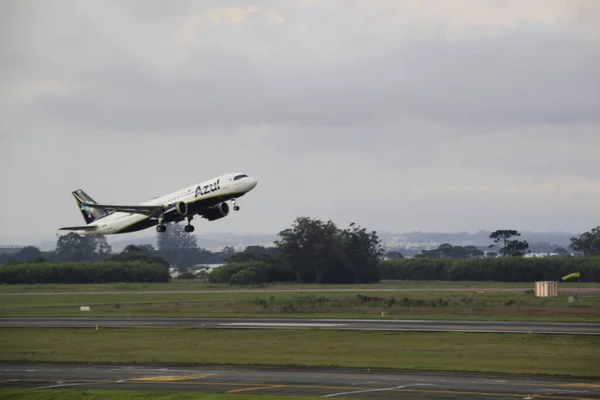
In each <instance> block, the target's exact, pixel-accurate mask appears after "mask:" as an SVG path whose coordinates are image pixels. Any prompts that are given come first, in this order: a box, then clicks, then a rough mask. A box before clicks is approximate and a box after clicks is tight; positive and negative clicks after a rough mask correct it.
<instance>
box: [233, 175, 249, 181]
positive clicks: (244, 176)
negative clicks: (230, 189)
mask: <svg viewBox="0 0 600 400" xmlns="http://www.w3.org/2000/svg"><path fill="white" fill-rule="evenodd" d="M247 177H248V175H236V176H235V177H234V178H233V180H234V181H237V180H238V179H242V178H247Z"/></svg>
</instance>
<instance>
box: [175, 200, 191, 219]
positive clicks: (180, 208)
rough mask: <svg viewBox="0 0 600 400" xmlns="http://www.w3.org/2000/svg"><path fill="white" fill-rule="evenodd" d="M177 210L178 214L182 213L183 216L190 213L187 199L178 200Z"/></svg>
mask: <svg viewBox="0 0 600 400" xmlns="http://www.w3.org/2000/svg"><path fill="white" fill-rule="evenodd" d="M175 211H177V214H179V215H182V216H184V217H185V216H186V215H187V213H188V205H187V203H186V202H185V201H178V202H177V203H176V204H175Z"/></svg>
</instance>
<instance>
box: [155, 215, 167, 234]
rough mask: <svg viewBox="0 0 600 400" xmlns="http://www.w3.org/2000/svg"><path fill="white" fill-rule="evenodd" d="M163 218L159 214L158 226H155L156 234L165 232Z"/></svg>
mask: <svg viewBox="0 0 600 400" xmlns="http://www.w3.org/2000/svg"><path fill="white" fill-rule="evenodd" d="M163 218H164V216H163V215H162V214H161V215H159V216H158V225H156V232H159V233H164V232H166V231H167V227H166V226H165V225H163Z"/></svg>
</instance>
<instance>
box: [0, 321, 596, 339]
mask: <svg viewBox="0 0 600 400" xmlns="http://www.w3.org/2000/svg"><path fill="white" fill-rule="evenodd" d="M96 325H98V326H101V327H103V328H167V327H170V328H182V327H183V328H198V329H334V330H354V331H403V332H409V331H413V332H476V333H486V332H487V333H536V334H564V335H600V323H583V322H577V323H576V322H544V321H462V320H393V319H385V318H382V319H303V318H178V317H177V318H176V317H173V318H164V317H152V318H147V317H17V318H10V317H9V318H0V328H93V327H95V326H96Z"/></svg>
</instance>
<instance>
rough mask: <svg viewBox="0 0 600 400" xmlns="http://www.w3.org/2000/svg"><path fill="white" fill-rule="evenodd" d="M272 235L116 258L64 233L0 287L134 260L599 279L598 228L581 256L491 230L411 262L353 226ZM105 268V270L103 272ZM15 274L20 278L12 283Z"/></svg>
mask: <svg viewBox="0 0 600 400" xmlns="http://www.w3.org/2000/svg"><path fill="white" fill-rule="evenodd" d="M278 236H279V240H277V241H276V242H275V246H273V247H267V248H265V247H261V246H248V247H246V248H245V249H244V251H242V252H235V251H234V250H233V248H224V249H223V251H221V252H216V253H213V252H210V251H208V250H205V249H202V248H199V247H198V245H197V242H196V237H195V236H194V235H193V234H191V233H187V232H185V231H183V229H182V227H181V226H179V225H176V224H175V225H172V226H171V228H170V229H168V230H167V232H166V233H163V234H161V235H158V239H157V245H158V249H155V248H154V247H153V246H151V245H142V246H128V247H127V248H126V249H125V250H124V251H123V252H122V253H120V254H114V253H112V249H111V248H110V246H109V245H108V243H107V242H106V239H105V238H104V237H103V236H79V235H77V234H75V233H69V234H67V235H64V236H61V237H60V238H59V239H58V241H57V247H56V250H55V251H53V252H41V251H40V250H39V249H37V248H35V247H31V246H30V247H26V248H24V249H22V250H21V251H20V252H18V253H16V254H13V255H11V256H9V257H8V259H7V258H5V259H4V261H8V262H7V263H8V264H10V265H8V266H4V267H2V268H0V271H4V270H5V268H8V267H9V266H10V269H6V274H9V275H4V276H7V277H8V276H10V277H11V278H2V279H5V280H3V281H2V280H0V282H6V283H8V282H9V281H10V282H12V283H16V281H21V283H26V282H24V281H23V280H26V281H27V282H30V281H36V282H37V283H41V281H40V279H41V280H42V281H44V282H45V281H47V280H48V279H50V280H52V281H56V280H58V281H60V280H66V281H68V282H74V280H77V281H80V280H81V279H82V278H81V277H80V275H78V274H83V275H85V274H88V276H89V278H85V279H91V280H98V281H99V282H100V281H101V282H105V281H106V279H108V278H106V277H105V275H103V274H104V272H93V273H90V272H85V273H84V272H80V271H84V270H85V268H83V267H82V266H83V265H87V266H90V267H89V268H91V270H94V271H96V270H98V271H100V270H102V271H104V270H108V269H110V268H112V269H111V271H113V272H111V276H113V277H112V278H110V279H113V280H112V281H111V282H116V281H118V280H114V279H131V278H130V277H129V276H130V275H119V274H118V273H117V270H118V268H117V269H115V267H114V266H115V265H122V266H124V265H125V264H127V265H133V264H135V263H137V264H135V265H136V268H138V267H140V265H147V266H148V268H150V269H151V268H154V266H159V268H161V269H160V271H161V272H160V273H158V272H157V274H159V275H160V276H164V274H165V271H166V274H167V275H168V268H169V267H170V266H171V267H172V266H178V267H182V268H185V267H186V266H191V265H195V264H206V263H219V264H220V263H224V264H225V265H224V266H222V267H219V268H217V269H215V270H214V271H213V272H212V273H211V274H210V280H211V281H212V282H217V283H219V282H222V283H225V282H228V283H231V284H256V283H263V282H285V281H289V282H299V283H370V282H379V281H380V280H381V279H426V280H427V279H434V280H443V279H460V280H499V281H506V280H516V281H529V280H532V279H546V278H548V279H550V278H549V277H550V276H552V277H553V278H552V279H558V278H560V277H555V275H557V274H558V275H560V274H562V273H563V271H565V272H566V273H570V272H573V268H575V267H576V268H579V269H582V279H592V280H598V279H599V278H600V277H598V272H597V271H598V266H597V265H598V261H597V260H598V256H600V227H597V228H594V229H592V230H591V231H589V232H586V233H584V234H582V235H580V236H579V237H574V238H572V239H571V242H572V243H571V246H570V247H571V248H572V249H573V250H575V251H577V252H579V253H582V254H583V256H581V257H579V256H578V257H560V258H554V257H550V258H543V259H530V258H524V257H523V256H524V255H526V254H527V253H528V252H530V250H529V244H528V243H527V241H523V240H520V239H519V237H520V236H521V234H520V233H519V232H518V231H516V230H497V231H495V232H492V233H491V234H490V240H491V241H492V243H491V244H490V245H489V246H488V248H494V249H496V248H497V252H496V251H495V252H492V253H491V254H490V252H488V253H487V254H485V253H484V252H483V251H482V250H481V249H478V248H476V247H474V246H453V245H450V244H442V245H441V246H439V247H438V248H437V249H434V250H424V251H423V252H422V253H421V254H419V255H417V256H415V257H414V258H404V257H403V256H402V254H400V253H397V252H387V253H386V252H385V251H384V250H383V247H382V244H381V241H380V239H379V237H378V235H377V233H376V232H375V231H368V230H367V229H366V228H364V227H361V226H358V225H356V224H354V223H352V224H350V225H349V226H348V227H347V228H344V229H341V228H339V227H338V226H337V225H336V224H335V223H334V222H332V221H330V220H329V221H321V220H318V219H313V218H309V217H299V218H297V219H296V220H295V221H294V223H293V224H292V226H291V227H290V228H288V229H284V230H282V231H281V232H279V234H278ZM490 255H492V256H491V257H490ZM567 259H568V261H567ZM1 261H2V260H0V262H1ZM103 263H104V264H103ZM75 265H79V267H75ZM103 265H107V266H110V268H109V267H106V268H108V269H103V268H104V267H103ZM62 266H64V270H63V269H61V268H63V267H62ZM78 268H79V269H78ZM82 268H83V269H82ZM86 268H88V267H86ZM123 268H125V267H123ZM25 270H27V271H39V272H35V274H38V275H35V278H30V277H31V276H32V275H31V274H32V272H27V273H25V272H22V271H25ZM48 271H54V272H52V273H53V274H55V275H56V276H58V277H60V278H56V277H52V278H48V277H46V278H43V277H44V276H47V275H48V274H49V272H48ZM65 271H66V272H65ZM74 271H75V272H74ZM86 271H87V270H86ZM156 271H158V269H157V270H156ZM584 271H585V273H584ZM566 273H565V274H566ZM28 274H29V275H28ZM144 274H145V272H144V273H141V274H138V275H135V274H134V275H135V276H138V278H135V279H150V278H148V275H144ZM161 274H162V275H161ZM19 276H20V277H22V278H18V279H17V278H15V277H19ZM156 276H158V275H156ZM561 276H562V275H561ZM584 276H585V277H586V278H584ZM23 277H27V278H23ZM151 279H164V277H163V278H151ZM167 280H168V279H167ZM66 281H65V282H64V283H67V282H66Z"/></svg>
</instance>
